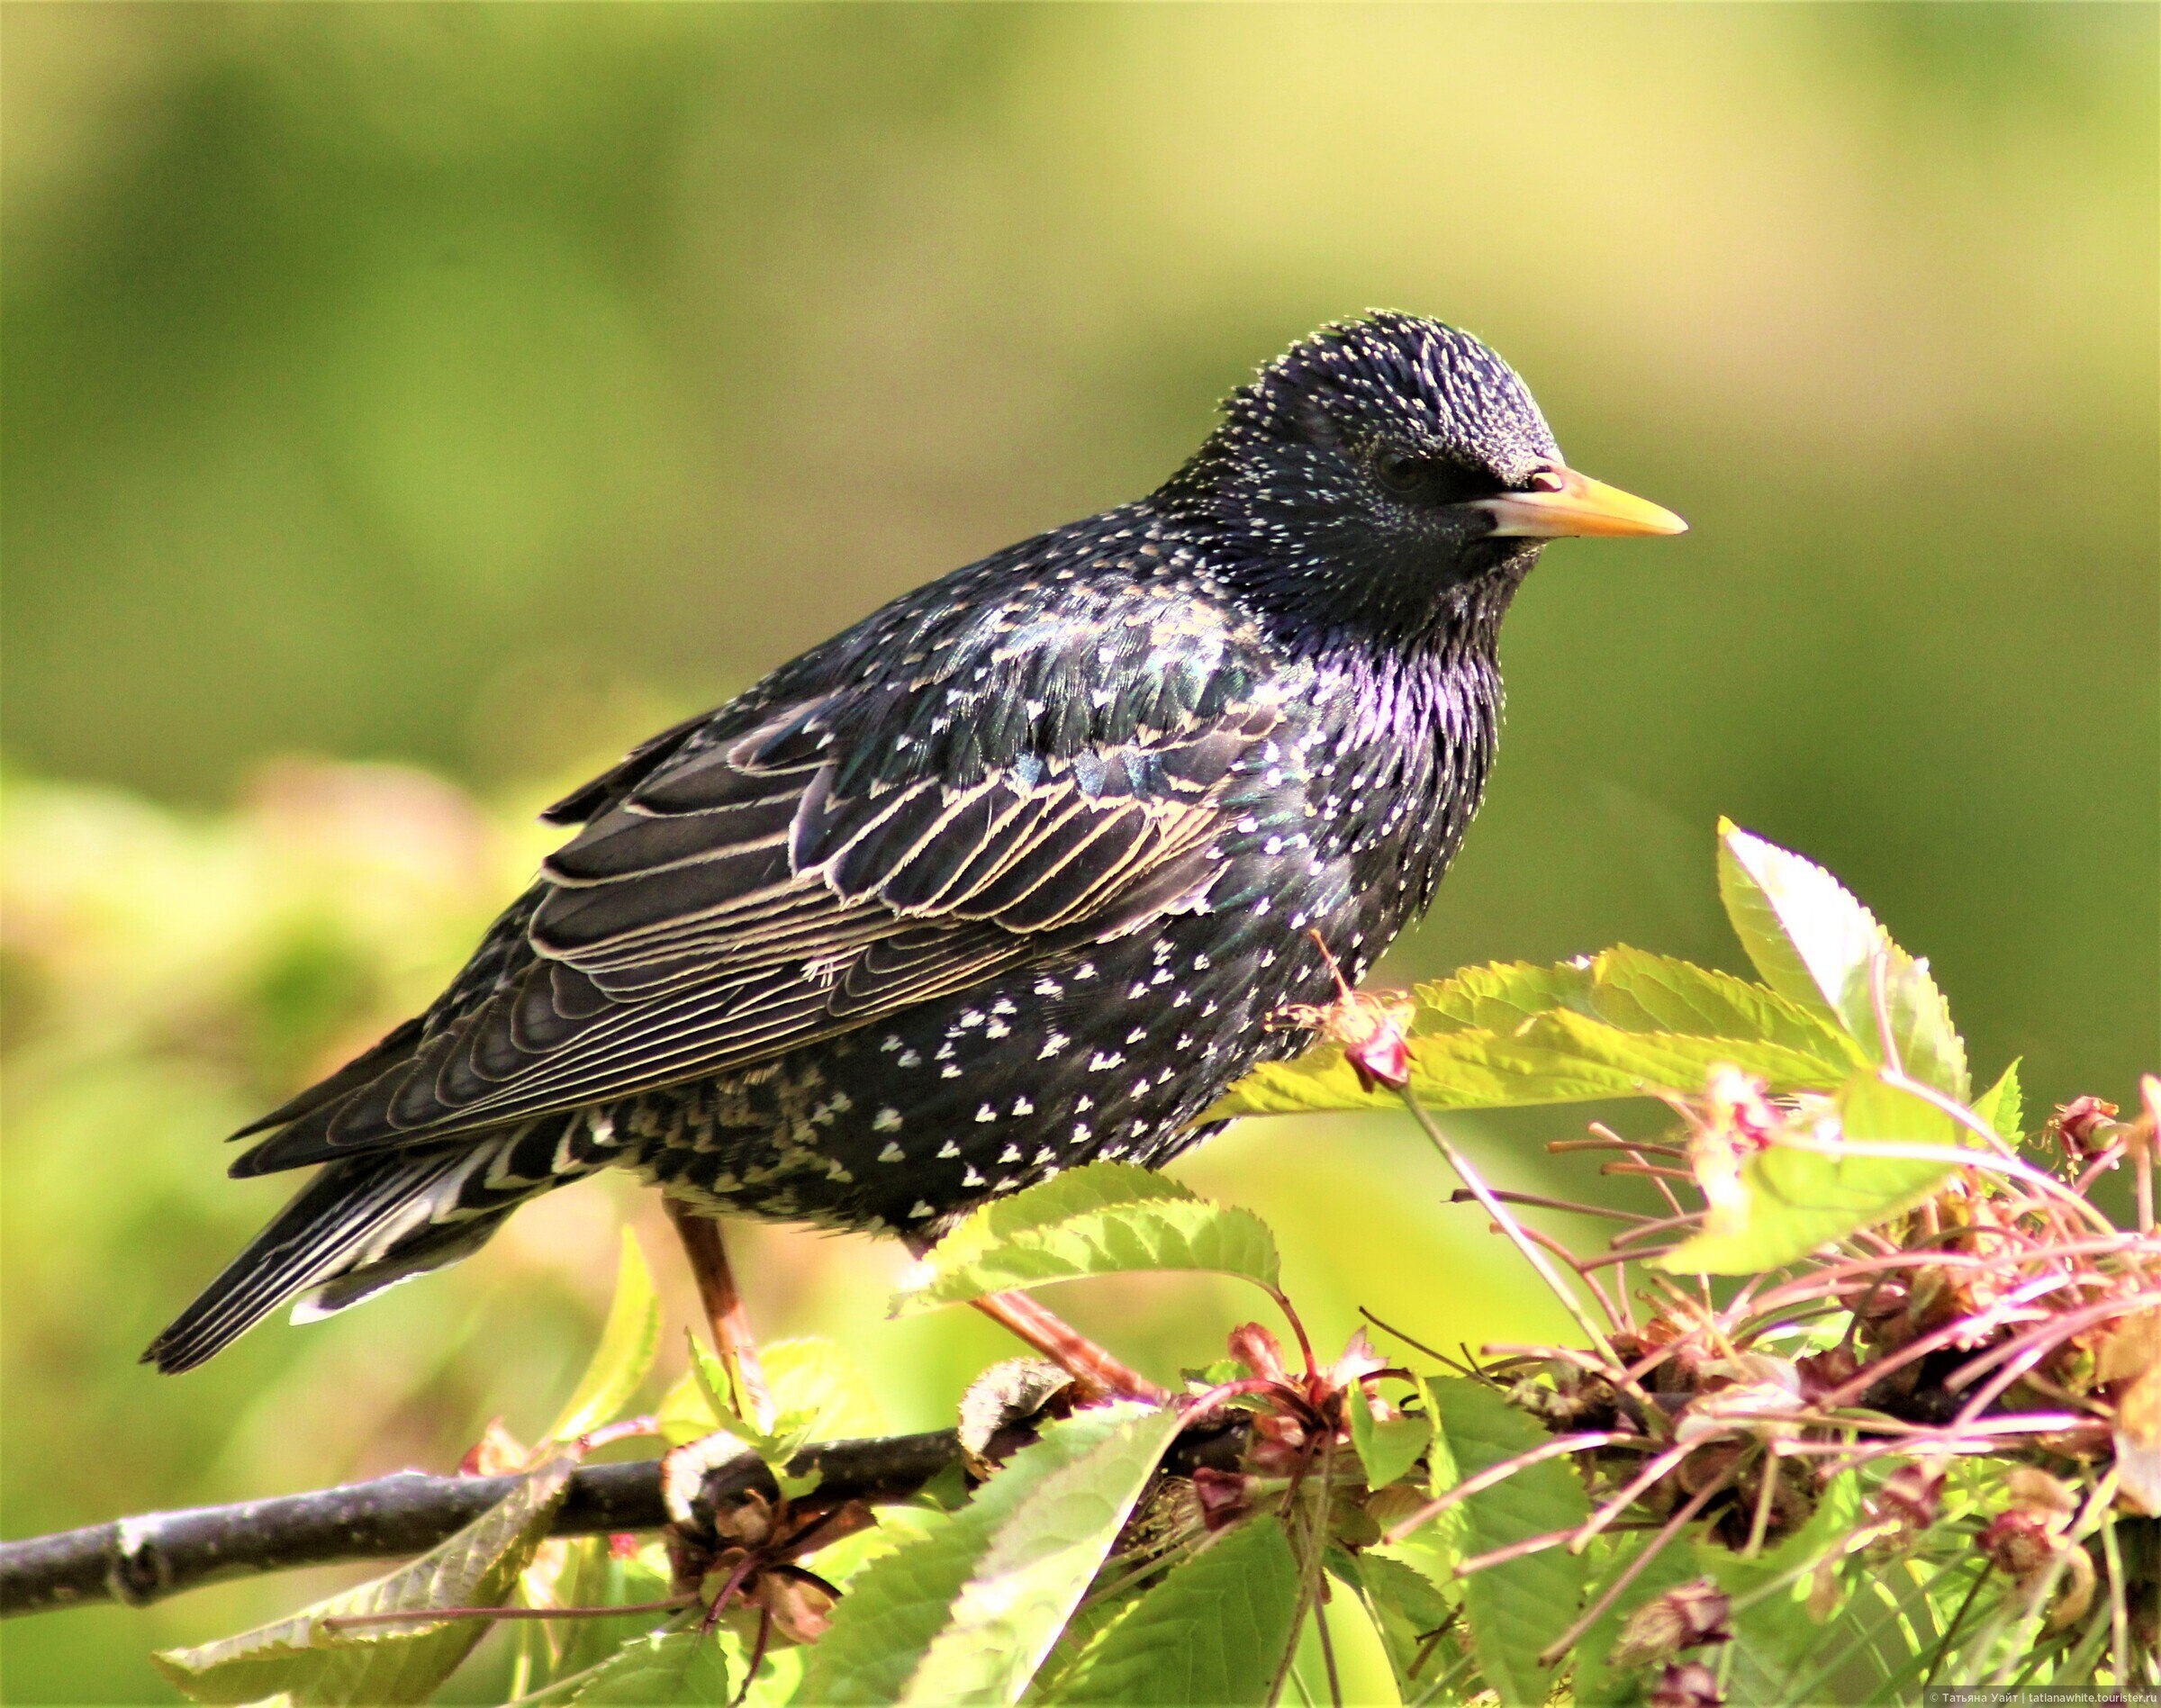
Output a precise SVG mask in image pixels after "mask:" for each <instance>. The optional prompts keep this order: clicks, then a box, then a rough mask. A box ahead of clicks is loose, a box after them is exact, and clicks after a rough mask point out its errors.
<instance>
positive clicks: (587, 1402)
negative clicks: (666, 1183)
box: [543, 1228, 660, 1441]
mask: <svg viewBox="0 0 2161 1708" xmlns="http://www.w3.org/2000/svg"><path fill="white" fill-rule="evenodd" d="M659 1350H660V1297H659V1295H658V1294H656V1292H655V1291H654V1290H653V1271H652V1270H649V1269H647V1268H646V1258H645V1253H644V1252H640V1251H639V1250H638V1249H637V1235H636V1234H632V1233H631V1231H630V1230H629V1229H628V1228H625V1229H624V1230H623V1252H622V1257H621V1260H620V1261H619V1263H618V1264H617V1267H616V1272H615V1301H614V1303H613V1304H611V1305H610V1306H609V1307H608V1321H607V1322H606V1324H603V1325H602V1327H601V1342H600V1344H599V1346H597V1347H596V1348H595V1349H594V1350H593V1354H592V1362H591V1363H590V1364H588V1365H587V1366H586V1367H585V1374H584V1375H583V1376H582V1377H580V1378H578V1386H577V1387H576V1389H575V1390H574V1392H573V1393H572V1395H571V1396H570V1399H569V1401H568V1403H567V1404H565V1406H564V1407H563V1414H562V1415H561V1416H560V1417H558V1418H556V1421H555V1422H554V1423H552V1424H550V1425H549V1426H548V1431H547V1435H546V1436H545V1437H544V1438H543V1439H545V1440H548V1441H574V1440H575V1439H576V1438H577V1437H579V1436H580V1435H583V1434H584V1433H585V1432H586V1431H587V1430H591V1429H598V1428H599V1427H600V1426H601V1424H602V1423H610V1422H611V1421H613V1419H614V1418H615V1416H616V1414H618V1413H619V1412H620V1411H621V1410H622V1409H623V1407H624V1406H625V1405H628V1403H629V1400H630V1396H632V1395H633V1394H635V1393H637V1389H638V1386H639V1384H640V1383H642V1382H643V1381H644V1380H645V1379H646V1373H647V1372H648V1371H649V1370H651V1369H652V1368H653V1358H654V1354H655V1353H656V1352H657V1351H659Z"/></svg>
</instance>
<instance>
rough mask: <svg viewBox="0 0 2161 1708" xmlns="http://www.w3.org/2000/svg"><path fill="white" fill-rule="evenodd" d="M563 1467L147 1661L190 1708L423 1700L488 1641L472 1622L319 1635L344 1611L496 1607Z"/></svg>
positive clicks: (542, 1528) (521, 1564)
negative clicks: (339, 1589) (321, 1591)
mask: <svg viewBox="0 0 2161 1708" xmlns="http://www.w3.org/2000/svg"><path fill="white" fill-rule="evenodd" d="M571 1469H572V1465H571V1462H570V1461H569V1460H568V1459H558V1460H556V1462H555V1463H553V1464H551V1465H548V1466H546V1467H544V1468H543V1469H540V1470H538V1471H535V1472H533V1473H532V1474H531V1475H530V1476H529V1477H528V1478H525V1480H524V1481H523V1482H521V1483H520V1485H519V1486H518V1487H517V1488H516V1489H515V1490H514V1491H513V1492H512V1493H511V1494H510V1495H509V1496H505V1497H504V1498H503V1499H502V1501H500V1502H499V1503H497V1504H496V1505H494V1506H492V1507H490V1508H489V1509H488V1510H487V1511H486V1512H484V1513H483V1514H481V1515H480V1516H479V1517H478V1518H476V1519H475V1520H474V1521H473V1522H472V1523H470V1524H468V1525H466V1527H465V1529H463V1530H461V1531H459V1532H457V1535H455V1536H452V1537H450V1538H449V1539H448V1541H443V1542H441V1543H439V1544H438V1545H437V1546H436V1547H434V1548H432V1549H430V1550H429V1551H428V1552H427V1553H425V1554H423V1555H421V1556H420V1558H419V1559H416V1560H414V1561H412V1562H411V1564H410V1565H407V1566H403V1567H401V1568H399V1569H398V1570H396V1571H394V1572H392V1573H390V1574H388V1575H387V1576H385V1577H378V1578H376V1579H375V1580H374V1581H373V1582H372V1583H366V1584H363V1585H361V1586H359V1587H358V1588H357V1589H349V1590H347V1591H346V1592H345V1593H344V1594H342V1595H333V1596H331V1597H330V1598H329V1599H328V1600H327V1601H320V1602H317V1603H316V1604H314V1605H313V1606H312V1607H308V1608H304V1609H303V1610H302V1611H301V1612H300V1613H294V1614H293V1615H292V1616H291V1617H289V1618H286V1619H281V1620H279V1621H277V1622H276V1623H275V1624H270V1625H265V1626H262V1627H260V1628H258V1629H257V1630H255V1631H246V1632H243V1633H242V1634H241V1635H240V1636H237V1637H227V1638H224V1639H222V1640H219V1641H217V1642H212V1643H203V1644H201V1645H199V1646H197V1647H195V1648H192V1649H164V1650H162V1651H160V1652H158V1653H157V1654H154V1655H152V1656H151V1657H150V1658H151V1661H152V1662H153V1663H154V1664H155V1665H156V1667H158V1671H159V1672H161V1673H163V1674H164V1675H165V1676H166V1678H167V1681H168V1682H169V1683H171V1684H172V1685H173V1686H174V1687H175V1688H176V1689H177V1690H179V1691H180V1692H181V1694H184V1695H185V1696H187V1697H189V1698H190V1699H191V1700H193V1701H195V1702H204V1703H243V1702H250V1701H253V1700H255V1699H257V1698H259V1697H264V1696H270V1695H275V1694H278V1693H280V1692H285V1693H287V1694H290V1696H291V1697H292V1700H293V1702H294V1704H295V1708H301V1705H302V1704H306V1705H308V1708H317V1705H321V1708H329V1705H330V1704H348V1703H417V1702H424V1701H426V1700H427V1698H428V1697H429V1694H432V1692H433V1691H434V1689H435V1687H436V1686H437V1685H439V1684H441V1683H442V1681H443V1680H444V1679H446V1678H448V1676H450V1674H451V1673H452V1672H453V1671H454V1670H456V1668H457V1665H458V1663H459V1662H460V1661H462V1660H463V1659H465V1658H466V1655H467V1654H469V1653H470V1652H471V1651H472V1649H473V1648H474V1646H475V1644H476V1643H478V1642H479V1641H480V1640H481V1639H482V1638H483V1637H484V1636H485V1635H486V1634H487V1630H488V1626H487V1622H486V1621H484V1620H478V1619H453V1620H438V1621H436V1622H433V1623H431V1624H423V1623H418V1622H416V1623H413V1624H387V1623H386V1624H382V1625H374V1626H358V1627H354V1628H350V1629H347V1630H343V1631H326V1630H324V1629H323V1626H322V1621H323V1620H325V1619H327V1618H332V1617H337V1616H341V1615H346V1614H352V1613H419V1612H424V1611H425V1610H427V1609H429V1608H431V1607H498V1606H501V1605H502V1604H503V1602H504V1601H505V1600H506V1599H507V1597H508V1596H509V1595H510V1593H511V1586H513V1585H514V1584H515V1583H516V1582H517V1580H518V1576H519V1574H520V1572H522V1571H523V1570H524V1569H525V1568H526V1566H527V1565H528V1563H529V1561H530V1560H531V1559H532V1557H533V1550H535V1549H536V1548H537V1547H538V1546H539V1544H540V1541H541V1540H542V1538H544V1537H545V1536H546V1535H547V1526H548V1521H549V1520H550V1519H551V1518H553V1517H554V1515H555V1511H556V1507H557V1506H558V1505H561V1504H562V1500H563V1494H564V1491H565V1489H566V1488H567V1487H569V1486H570V1473H571Z"/></svg>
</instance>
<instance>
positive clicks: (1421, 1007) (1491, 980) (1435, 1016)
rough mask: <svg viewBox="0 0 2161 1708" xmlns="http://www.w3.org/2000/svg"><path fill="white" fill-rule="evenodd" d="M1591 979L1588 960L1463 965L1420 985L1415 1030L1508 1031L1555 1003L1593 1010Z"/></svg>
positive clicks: (1431, 1031)
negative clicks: (1541, 963) (1439, 977)
mask: <svg viewBox="0 0 2161 1708" xmlns="http://www.w3.org/2000/svg"><path fill="white" fill-rule="evenodd" d="M1591 981H1592V977H1591V963H1590V962H1588V961H1564V962H1561V963H1560V965H1559V966H1551V967H1542V966H1538V965H1535V964H1533V962H1528V961H1496V962H1490V963H1488V964H1487V965H1486V966H1482V967H1462V968H1459V969H1458V970H1457V971H1454V972H1452V973H1451V974H1450V975H1449V976H1448V977H1447V978H1445V979H1442V980H1441V981H1438V982H1437V983H1432V984H1422V985H1420V986H1419V987H1418V989H1417V992H1416V994H1417V998H1418V1008H1417V1012H1416V1016H1415V1019H1414V1020H1413V1022H1412V1026H1411V1030H1412V1034H1413V1035H1414V1036H1415V1035H1420V1034H1424V1033H1442V1032H1501V1033H1507V1032H1513V1031H1515V1029H1516V1027H1518V1026H1522V1025H1523V1024H1524V1021H1526V1020H1529V1019H1531V1018H1532V1017H1534V1016H1536V1015H1541V1014H1545V1013H1549V1012H1551V1010H1552V1009H1555V1008H1572V1009H1574V1010H1575V1011H1576V1012H1577V1013H1578V1014H1590V1013H1593V1012H1594V1010H1593V1008H1592V1007H1591Z"/></svg>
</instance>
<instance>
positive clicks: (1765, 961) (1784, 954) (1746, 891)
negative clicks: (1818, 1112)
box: [1718, 819, 1967, 1098]
mask: <svg viewBox="0 0 2161 1708" xmlns="http://www.w3.org/2000/svg"><path fill="white" fill-rule="evenodd" d="M1718 842H1719V850H1718V889H1719V894H1720V896H1721V898H1722V899H1723V900H1724V902H1725V904H1726V914H1727V917H1729V918H1731V919H1732V922H1733V929H1734V931H1735V932H1736V933H1737V934H1738V935H1740V937H1741V947H1742V948H1744V949H1746V950H1747V951H1748V953H1749V958H1750V960H1751V961H1753V962H1755V963H1756V967H1757V970H1758V971H1760V972H1761V973H1762V974H1763V977H1764V981H1765V982H1766V983H1768V985H1770V987H1771V988H1772V989H1773V990H1777V991H1778V992H1779V993H1780V994H1781V995H1783V996H1786V997H1789V998H1791V999H1793V1000H1794V1001H1795V1002H1798V1003H1800V1004H1802V1005H1803V1006H1804V1007H1805V1008H1813V1009H1814V1010H1816V1011H1818V1012H1820V1013H1822V1014H1824V1015H1826V1016H1827V1017H1830V1018H1831V1019H1832V1020H1834V1021H1836V1022H1837V1023H1838V1024H1839V1025H1840V1026H1842V1027H1844V1029H1845V1030H1846V1032H1847V1033H1848V1034H1849V1035H1850V1036H1851V1037H1852V1038H1853V1040H1854V1041H1855V1043H1857V1044H1858V1045H1859V1046H1860V1048H1861V1049H1862V1051H1863V1052H1864V1053H1866V1054H1867V1058H1868V1060H1870V1061H1871V1062H1883V1061H1884V1053H1883V1044H1882V1040H1881V1032H1882V1031H1883V1029H1884V1028H1883V1027H1882V1026H1879V1025H1878V1022H1877V1018H1876V996H1875V978H1876V974H1875V967H1876V962H1878V961H1879V960H1880V961H1881V962H1882V963H1883V986H1884V989H1883V999H1884V1009H1885V1020H1886V1021H1887V1022H1888V1027H1889V1031H1890V1034H1891V1038H1892V1043H1893V1044H1894V1046H1895V1048H1896V1049H1897V1052H1898V1056H1899V1062H1900V1065H1902V1066H1903V1068H1904V1069H1905V1071H1907V1072H1908V1073H1910V1074H1912V1076H1913V1077H1914V1078H1915V1079H1917V1080H1921V1081H1922V1082H1923V1083H1924V1084H1927V1085H1930V1086H1933V1087H1935V1089H1937V1090H1939V1091H1942V1092H1945V1093H1947V1094H1948V1095H1949V1096H1951V1097H1955V1098H1964V1097H1965V1096H1966V1095H1967V1066H1966V1044H1965V1043H1964V1041H1963V1040H1962V1039H1960V1037H1959V1036H1958V1032H1957V1031H1956V1030H1955V1029H1954V1028H1953V1026H1952V1025H1951V1014H1950V1008H1949V1005H1947V1004H1946V1003H1945V1001H1944V999H1943V993H1942V992H1941V991H1940V990H1938V989H1937V988H1936V984H1935V981H1933V980H1932V979H1930V976H1929V971H1928V967H1927V964H1926V963H1925V962H1920V961H1916V960H1914V959H1913V957H1912V956H1911V955H1909V954H1908V953H1906V952H1905V951H1904V950H1903V949H1901V948H1900V947H1899V946H1898V945H1897V944H1895V943H1894V942H1893V941H1892V940H1891V935H1890V933H1888V932H1887V931H1885V929H1884V928H1883V926H1880V925H1878V924H1877V923H1876V916H1875V915H1874V914H1872V913H1870V912H1869V911H1868V909H1867V908H1864V907H1863V906H1862V905H1861V904H1860V903H1859V902H1858V901H1857V900H1855V899H1853V897H1852V896H1851V895H1849V894H1848V893H1847V891H1846V890H1845V889H1844V888H1843V887H1842V886H1841V885H1840V883H1839V881H1838V880H1837V879H1836V878H1833V877H1832V876H1831V874H1830V873H1829V872H1826V871H1824V870H1823V868H1822V867H1821V866H1819V865H1816V864H1814V863H1813V862H1811V861H1807V860H1804V859H1803V858H1802V857H1801V856H1800V855H1799V854H1789V853H1787V852H1786V850H1785V849H1784V848H1780V847H1777V846H1776V845H1773V844H1771V843H1768V842H1766V841H1764V840H1763V839H1762V838H1761V837H1759V836H1750V834H1749V833H1748V832H1747V831H1745V830H1741V829H1738V828H1736V827H1734V826H1733V825H1732V823H1731V822H1730V821H1728V820H1725V819H1721V820H1720V821H1719V827H1718Z"/></svg>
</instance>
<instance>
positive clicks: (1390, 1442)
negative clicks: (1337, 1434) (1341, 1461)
mask: <svg viewBox="0 0 2161 1708" xmlns="http://www.w3.org/2000/svg"><path fill="white" fill-rule="evenodd" d="M1377 1403H1378V1401H1377V1398H1376V1396H1374V1395H1373V1394H1371V1393H1370V1392H1369V1391H1368V1390H1367V1388H1366V1387H1365V1385H1364V1384H1363V1383H1360V1384H1359V1385H1358V1386H1357V1387H1355V1388H1354V1389H1353V1390H1352V1395H1351V1397H1350V1399H1349V1400H1348V1402H1347V1403H1346V1405H1345V1406H1344V1410H1346V1411H1347V1412H1348V1413H1349V1414H1350V1415H1351V1444H1352V1446H1353V1447H1355V1448H1356V1449H1357V1450H1358V1462H1359V1463H1360V1464H1361V1465H1362V1466H1363V1467H1364V1468H1365V1472H1366V1487H1368V1488H1386V1487H1388V1485H1389V1484H1390V1483H1392V1482H1394V1481H1396V1480H1397V1478H1400V1477H1401V1476H1402V1475H1403V1474H1404V1473H1405V1472H1406V1471H1407V1470H1409V1469H1411V1467H1412V1466H1413V1465H1415V1464H1416V1463H1417V1462H1418V1455H1419V1454H1421V1453H1423V1452H1424V1451H1425V1444H1426V1443H1427V1442H1428V1441H1431V1440H1433V1419H1432V1418H1430V1417H1421V1416H1418V1415H1416V1414H1411V1415H1407V1416H1402V1417H1391V1418H1387V1419H1382V1418H1379V1417H1376V1416H1374V1414H1373V1410H1372V1408H1373V1406H1374V1405H1375V1404H1377Z"/></svg>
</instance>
